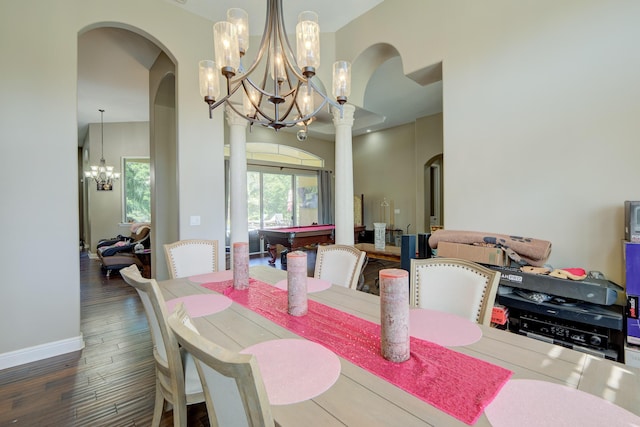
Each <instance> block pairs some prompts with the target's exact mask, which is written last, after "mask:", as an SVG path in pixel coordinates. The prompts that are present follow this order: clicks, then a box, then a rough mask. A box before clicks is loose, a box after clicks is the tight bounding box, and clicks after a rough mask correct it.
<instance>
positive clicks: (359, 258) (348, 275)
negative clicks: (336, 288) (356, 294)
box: [313, 245, 367, 289]
mask: <svg viewBox="0 0 640 427" xmlns="http://www.w3.org/2000/svg"><path fill="white" fill-rule="evenodd" d="M366 256H367V254H366V252H364V251H361V250H359V249H357V248H355V247H353V246H349V245H322V246H318V252H317V254H316V266H315V271H314V273H313V277H315V278H317V279H323V280H327V281H329V282H331V283H333V284H334V285H340V286H344V287H347V288H351V289H357V287H358V279H359V278H360V273H361V271H362V266H363V265H364V259H365V257H366Z"/></svg>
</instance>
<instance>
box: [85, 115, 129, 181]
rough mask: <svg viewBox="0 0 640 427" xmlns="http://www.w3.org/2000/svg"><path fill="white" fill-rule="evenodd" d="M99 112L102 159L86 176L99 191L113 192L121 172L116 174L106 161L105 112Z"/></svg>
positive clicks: (86, 172)
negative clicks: (91, 179)
mask: <svg viewBox="0 0 640 427" xmlns="http://www.w3.org/2000/svg"><path fill="white" fill-rule="evenodd" d="M98 111H100V143H101V145H102V153H101V154H102V155H101V157H100V164H99V165H97V166H91V170H90V171H85V172H84V176H85V177H87V178H93V179H94V181H95V182H96V186H97V187H96V188H97V190H98V191H111V190H113V182H114V181H117V180H118V179H119V178H120V172H114V171H113V166H107V162H106V161H105V160H104V120H103V117H104V110H98Z"/></svg>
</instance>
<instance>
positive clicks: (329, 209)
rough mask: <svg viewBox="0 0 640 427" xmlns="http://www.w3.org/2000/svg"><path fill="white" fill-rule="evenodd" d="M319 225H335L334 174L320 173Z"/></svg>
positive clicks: (326, 171)
mask: <svg viewBox="0 0 640 427" xmlns="http://www.w3.org/2000/svg"><path fill="white" fill-rule="evenodd" d="M318 200H319V202H320V204H319V206H318V223H319V224H333V173H332V172H331V171H328V170H319V171H318Z"/></svg>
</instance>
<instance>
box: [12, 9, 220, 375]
mask: <svg viewBox="0 0 640 427" xmlns="http://www.w3.org/2000/svg"><path fill="white" fill-rule="evenodd" d="M105 22H109V23H112V24H113V25H119V26H122V27H125V28H128V29H132V30H134V31H137V32H138V33H141V34H143V35H145V36H147V37H148V38H150V39H151V40H153V41H154V42H156V43H157V44H158V45H160V46H161V47H163V48H164V49H165V50H166V51H167V52H168V54H169V55H170V56H171V57H172V59H173V60H174V62H175V63H176V64H177V88H178V90H177V92H178V93H177V110H178V130H177V133H178V144H179V153H178V156H179V161H180V174H181V176H180V206H181V215H180V235H181V237H183V236H185V237H190V236H200V237H207V238H217V239H220V240H221V241H223V239H224V209H223V204H222V203H218V201H220V200H223V197H224V191H223V185H222V182H223V173H222V171H223V151H222V140H223V123H222V120H221V118H220V117H218V116H217V117H216V118H215V120H209V118H208V114H207V111H206V107H205V106H204V104H203V102H202V100H201V99H200V94H199V93H198V89H197V88H198V81H197V78H198V77H197V76H198V70H197V67H198V60H200V59H201V58H206V57H209V56H210V52H211V51H212V49H213V46H212V44H213V42H212V40H211V39H212V37H211V23H210V22H208V21H206V20H205V19H202V18H199V17H196V16H193V15H189V14H187V13H185V12H183V11H182V10H181V9H180V8H179V7H177V6H174V5H173V4H172V3H171V2H165V1H157V0H137V1H135V2H131V1H128V0H110V1H108V2H104V1H94V0H90V1H87V0H61V1H56V2H48V1H38V0H25V1H20V2H2V3H0V40H1V41H0V55H1V56H2V64H3V66H2V79H0V92H1V93H2V98H1V100H0V129H1V130H0V132H1V134H2V138H0V183H1V184H0V194H1V195H2V206H3V208H2V210H1V213H0V220H1V222H0V223H1V224H2V235H3V239H4V240H5V241H8V242H11V245H10V248H9V247H7V248H6V250H3V252H2V254H3V256H2V258H1V259H2V265H0V267H1V268H2V271H3V285H2V286H0V300H2V301H3V302H4V304H3V307H4V308H3V310H1V311H0V324H2V325H11V327H10V328H9V327H2V328H0V368H2V367H5V366H11V365H14V364H19V363H25V362H27V361H30V360H34V359H37V358H42V357H48V356H52V355H55V354H59V353H64V352H67V351H71V350H74V349H77V348H79V347H81V346H82V337H81V334H80V287H79V257H78V242H79V233H78V194H77V179H78V166H77V140H78V138H77V120H76V116H77V113H76V103H77V100H76V97H77V95H76V81H77V51H78V46H77V40H78V33H79V32H81V31H83V30H84V29H88V28H91V27H92V26H99V25H100V23H105ZM169 23H170V24H169ZM186 29H188V31H187V30H186ZM25 171H33V173H31V172H29V173H25ZM40 171H45V172H47V173H50V174H53V175H54V176H55V180H54V181H53V182H51V181H49V180H46V179H45V177H44V175H43V173H40ZM203 182H209V183H211V184H210V187H209V188H207V190H206V191H205V192H203V191H201V190H202V183H203ZM192 213H197V214H199V215H201V217H202V226H200V227H199V228H197V230H194V227H190V226H189V225H188V216H189V214H192Z"/></svg>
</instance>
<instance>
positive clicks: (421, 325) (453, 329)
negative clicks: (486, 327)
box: [409, 308, 482, 347]
mask: <svg viewBox="0 0 640 427" xmlns="http://www.w3.org/2000/svg"><path fill="white" fill-rule="evenodd" d="M409 334H410V335H411V336H412V337H415V338H420V339H422V340H425V341H430V342H433V343H436V344H440V345H442V346H444V347H455V346H462V345H469V344H473V343H474V342H476V341H479V340H480V338H482V329H480V327H479V326H478V325H477V324H475V323H473V322H471V321H470V320H469V319H465V318H464V317H460V316H456V315H455V314H451V313H445V312H443V311H437V310H427V309H423V308H414V309H412V310H410V311H409Z"/></svg>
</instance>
